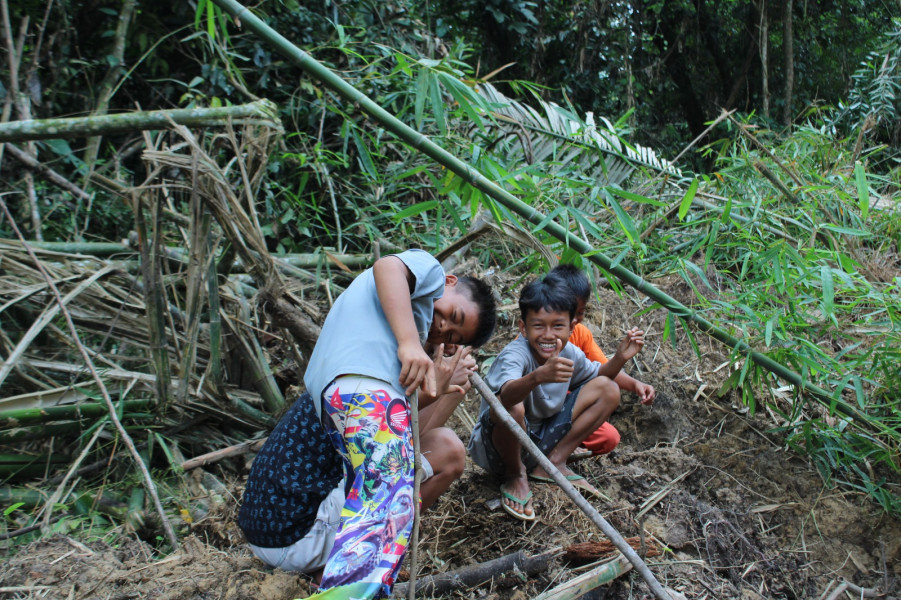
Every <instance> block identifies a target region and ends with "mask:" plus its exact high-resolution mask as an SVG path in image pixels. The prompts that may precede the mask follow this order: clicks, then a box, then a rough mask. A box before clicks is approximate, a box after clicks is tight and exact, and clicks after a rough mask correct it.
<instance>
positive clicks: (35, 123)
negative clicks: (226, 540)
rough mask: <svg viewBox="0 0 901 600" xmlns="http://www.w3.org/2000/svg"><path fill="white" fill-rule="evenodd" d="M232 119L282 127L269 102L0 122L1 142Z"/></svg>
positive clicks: (218, 123) (209, 124) (210, 124)
mask: <svg viewBox="0 0 901 600" xmlns="http://www.w3.org/2000/svg"><path fill="white" fill-rule="evenodd" d="M229 119H232V120H235V119H242V120H243V119H257V120H264V121H268V122H270V123H271V124H272V126H273V127H274V128H279V124H278V113H277V111H276V108H275V105H274V104H272V102H270V101H269V100H258V101H256V102H251V103H249V104H239V105H237V106H222V107H219V108H179V109H174V110H151V111H135V112H130V113H120V114H114V115H102V116H92V117H71V118H65V119H29V120H27V121H10V122H9V123H0V143H2V142H23V141H28V140H47V139H55V138H77V137H86V136H96V135H110V134H116V133H128V132H132V131H147V130H154V129H170V128H171V127H172V125H173V124H177V125H185V126H188V127H216V126H221V125H222V124H223V123H225V122H226V121H227V120H229Z"/></svg>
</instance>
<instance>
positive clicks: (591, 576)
mask: <svg viewBox="0 0 901 600" xmlns="http://www.w3.org/2000/svg"><path fill="white" fill-rule="evenodd" d="M631 570H632V563H630V562H629V561H628V560H627V559H626V557H625V556H623V555H622V554H620V555H619V556H617V557H616V558H615V559H613V560H612V561H610V562H607V563H604V564H603V565H601V566H599V567H596V568H594V569H592V570H591V571H588V572H587V573H583V574H581V575H579V576H578V577H574V578H572V579H570V580H569V581H567V582H566V583H564V584H562V585H558V586H557V587H555V588H554V589H551V590H548V591H546V592H544V593H542V594H539V595H537V596H535V597H534V598H533V599H532V600H574V599H575V598H580V597H582V596H584V595H585V594H587V593H588V592H590V591H591V590H593V589H595V588H596V587H599V586H602V585H604V584H605V583H610V582H611V581H613V580H614V579H616V578H617V577H621V576H623V575H625V574H626V573H628V572H629V571H631Z"/></svg>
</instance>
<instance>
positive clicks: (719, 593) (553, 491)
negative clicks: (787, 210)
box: [0, 280, 901, 600]
mask: <svg viewBox="0 0 901 600" xmlns="http://www.w3.org/2000/svg"><path fill="white" fill-rule="evenodd" d="M658 285H661V287H663V288H664V289H665V290H666V291H667V292H668V293H670V294H671V295H673V296H676V297H680V296H683V295H685V292H687V287H686V286H684V284H682V283H680V282H678V281H675V280H674V281H671V282H670V284H669V285H665V284H662V283H661V282H658ZM601 294H602V299H603V301H604V305H603V306H602V307H597V306H596V307H595V308H593V309H590V310H589V317H590V319H591V321H592V322H593V324H594V325H596V326H597V327H602V328H603V331H604V332H605V335H604V336H603V337H602V338H600V339H601V340H602V346H604V347H613V346H614V344H615V342H616V340H617V339H618V336H619V335H621V332H622V330H623V329H624V328H625V326H626V325H628V326H632V325H638V326H640V327H642V328H644V329H645V330H646V331H647V332H648V336H647V339H648V341H647V344H646V346H645V349H644V350H643V352H642V353H641V354H640V355H639V357H638V358H639V360H638V361H637V362H638V365H637V366H636V365H631V366H630V372H631V373H632V374H633V375H634V376H636V377H638V378H639V379H642V380H643V381H646V382H648V383H651V384H653V385H654V386H655V387H656V389H657V391H658V399H657V401H656V402H655V404H654V405H653V406H651V407H647V406H641V405H640V404H638V403H637V402H636V401H634V399H632V398H629V397H628V395H626V396H624V398H623V402H622V405H621V407H620V408H619V410H618V411H617V412H616V413H615V415H614V417H613V419H612V422H613V424H614V425H615V426H616V427H617V428H618V429H619V430H620V432H621V434H622V443H621V444H620V446H619V448H618V449H617V450H616V451H615V453H614V454H613V455H611V456H606V457H594V458H590V459H586V460H583V461H580V462H579V463H577V465H576V467H575V469H576V470H577V471H578V472H581V473H582V474H584V475H585V476H586V477H587V478H588V479H589V481H591V482H592V483H593V484H594V485H595V486H597V487H598V488H599V489H601V490H603V491H604V492H605V493H606V494H607V495H608V496H609V497H610V498H611V501H610V502H602V501H593V502H592V503H593V505H594V506H595V507H596V508H597V509H598V510H599V511H600V512H601V514H602V515H603V516H604V518H605V519H607V520H608V521H609V523H610V524H611V525H612V526H613V527H614V528H616V529H617V530H618V531H619V532H620V533H621V534H622V535H623V536H624V537H633V536H638V537H643V538H644V541H645V543H646V544H647V545H650V546H653V547H655V548H656V549H659V550H660V551H661V552H662V553H661V554H660V555H657V556H653V557H651V556H649V557H648V564H649V566H650V568H651V570H652V572H653V573H654V574H655V576H656V577H657V578H658V580H659V581H660V582H661V583H662V584H663V585H664V586H666V587H667V588H669V589H670V590H671V591H672V592H673V593H674V597H678V594H681V595H682V596H684V597H685V598H698V599H703V598H711V599H713V598H724V599H731V598H741V599H756V598H786V599H795V598H824V597H825V596H827V595H828V594H829V592H830V591H831V590H833V589H835V587H836V586H837V585H838V583H839V582H840V581H841V580H842V579H843V578H844V579H846V580H848V581H850V582H852V583H854V584H856V585H858V586H860V587H864V588H873V589H878V590H880V591H881V592H883V593H885V592H888V595H889V597H893V596H892V595H893V594H897V591H896V590H897V589H898V581H899V576H901V523H899V521H898V520H897V519H893V518H890V517H887V516H886V515H885V513H883V512H882V511H881V509H880V508H879V507H878V506H876V505H874V504H873V503H872V502H871V501H870V500H868V499H867V498H866V497H865V496H864V495H862V494H858V493H853V492H851V491H848V489H847V488H835V487H829V486H827V485H825V484H824V481H823V479H822V478H821V477H820V475H819V474H818V473H817V472H816V470H815V469H814V468H813V467H812V466H811V465H810V464H809V462H808V461H807V460H806V459H803V458H800V457H798V456H797V455H795V454H794V453H792V452H791V451H789V450H787V449H786V448H785V446H784V443H783V442H782V440H781V439H780V437H779V436H778V435H776V434H772V433H769V430H771V429H772V428H774V427H776V426H778V425H781V423H780V422H779V421H778V420H777V418H776V417H775V415H774V414H772V413H770V412H769V411H768V410H766V409H765V408H762V409H759V410H758V411H757V413H756V414H754V415H751V414H748V412H747V410H746V409H744V408H743V407H741V406H740V405H739V404H738V401H737V400H736V399H735V398H734V397H733V396H732V395H731V394H726V395H725V396H723V397H718V396H717V394H716V392H717V390H718V389H719V388H720V385H721V383H722V381H723V380H724V379H725V377H726V375H727V373H728V369H729V368H730V367H729V366H728V365H727V364H726V363H727V357H728V352H727V351H726V350H724V349H723V348H722V347H720V346H719V345H717V343H716V342H708V341H707V340H699V343H700V344H701V351H702V354H703V355H702V357H701V358H700V359H699V358H698V357H697V356H696V355H695V354H694V352H693V350H692V349H691V345H690V344H689V343H688V342H687V341H686V340H685V339H684V335H681V334H680V335H678V336H677V348H673V346H672V343H671V341H670V340H667V341H666V342H663V341H662V340H661V337H662V332H663V329H664V328H663V325H664V321H663V319H664V317H665V315H664V313H663V312H662V311H653V312H651V313H650V314H647V315H641V316H636V315H637V313H638V312H639V311H640V310H641V309H643V308H645V307H646V306H647V305H648V304H647V301H644V302H643V301H642V300H641V299H640V298H639V297H638V296H637V295H635V296H629V295H628V294H627V295H626V296H624V297H622V298H620V297H619V296H617V295H616V294H615V293H613V292H611V291H609V290H606V291H602V292H601ZM685 299H687V298H685ZM501 317H502V318H501V323H500V331H499V335H498V336H496V338H495V340H494V341H493V342H492V343H491V344H490V345H489V347H488V348H486V349H485V350H484V351H483V354H484V355H490V354H493V353H496V352H497V351H498V350H499V348H500V347H501V346H502V345H503V344H504V343H506V341H509V340H510V339H511V338H512V337H513V336H514V335H515V333H516V322H515V319H516V311H515V310H504V311H502V313H501ZM477 409H478V399H477V397H476V394H475V392H470V396H469V398H468V399H467V401H466V403H465V406H464V410H462V411H459V412H458V415H456V416H455V417H454V419H453V421H452V423H451V425H452V426H453V427H454V428H455V429H456V430H457V431H458V432H459V433H460V435H461V437H463V438H464V439H466V438H467V437H468V431H469V428H468V427H467V425H466V424H465V423H464V421H465V420H466V419H467V414H468V416H469V417H470V418H471V417H474V416H475V414H476V411H477ZM246 463H247V461H243V460H239V461H232V462H230V463H228V464H221V465H218V466H215V467H210V468H209V470H210V471H211V472H213V473H215V474H216V476H217V477H219V478H221V479H223V480H228V481H233V482H234V483H232V484H230V485H228V493H226V494H225V501H224V502H212V504H213V506H214V508H213V510H212V511H211V512H210V513H209V515H207V516H206V517H205V518H204V519H202V520H200V521H198V522H195V523H194V524H193V525H192V526H191V527H192V534H191V536H189V537H187V538H186V539H184V551H183V552H181V553H179V554H176V555H172V556H168V557H160V556H159V555H157V554H155V553H154V551H153V550H152V548H151V546H150V545H148V544H147V543H145V542H142V541H138V540H137V539H135V538H133V537H132V538H128V537H119V538H116V544H117V545H116V546H111V545H109V544H108V543H106V542H104V541H91V542H88V541H86V540H79V537H78V535H77V532H72V533H71V534H70V535H69V536H56V537H52V538H49V539H45V540H41V541H38V542H35V543H33V544H31V545H30V546H28V547H27V548H26V549H25V550H22V551H19V552H18V553H16V554H15V555H14V556H12V557H11V558H9V559H7V560H5V561H4V562H3V564H2V565H0V588H2V589H0V598H61V599H62V598H66V599H73V600H74V599H78V600H86V599H89V598H101V599H110V600H112V599H124V598H139V597H140V598H154V599H156V598H161V599H162V598H165V599H173V600H174V599H181V598H217V599H239V598H265V599H291V598H302V597H305V596H307V595H308V594H309V590H310V587H309V584H308V579H307V578H306V577H304V576H299V575H293V574H289V573H286V572H283V571H280V570H275V571H273V570H271V569H268V568H266V567H265V566H264V565H263V564H262V563H261V562H259V561H258V560H256V559H255V558H253V557H252V556H251V555H250V553H249V552H248V551H247V550H246V548H244V547H243V546H242V539H241V534H240V531H239V530H238V529H237V527H236V525H235V521H234V517H235V514H236V510H235V509H236V504H237V502H236V501H235V500H234V499H235V498H240V489H241V486H242V481H243V479H242V478H243V477H246V474H247V470H246ZM235 471H238V473H237V474H236V473H235ZM195 479H197V481H200V478H195ZM198 489H201V490H202V489H203V487H202V486H200V485H198ZM533 490H534V492H535V498H536V510H537V512H538V514H539V519H538V520H537V521H536V522H534V523H523V522H521V521H516V520H514V519H512V518H511V517H509V516H507V515H506V513H504V512H503V511H502V510H501V509H500V507H499V504H498V492H497V483H496V482H494V481H493V480H491V479H490V478H489V477H487V476H486V475H485V474H484V473H482V472H480V471H479V470H478V469H477V468H475V467H472V466H471V465H470V466H468V467H467V470H466V472H465V473H464V475H463V477H462V478H461V480H459V481H458V482H456V483H455V484H454V485H453V487H452V488H451V489H450V491H449V492H448V493H447V494H445V495H444V496H443V497H442V498H441V500H440V501H439V502H438V504H437V505H436V506H435V507H434V509H433V510H432V511H430V512H429V513H428V514H427V515H426V516H425V517H424V519H423V522H422V532H421V537H420V546H419V562H420V573H421V575H425V574H429V573H435V572H442V571H450V570H454V569H458V568H460V567H463V566H466V565H471V564H473V563H477V562H483V561H487V560H490V559H494V558H497V557H500V556H503V555H506V554H509V553H511V552H515V551H518V550H523V551H525V552H526V553H527V554H538V553H541V552H544V551H547V550H549V549H552V548H557V547H567V546H570V545H572V544H576V543H581V542H592V541H599V540H603V539H604V536H603V535H602V534H601V532H600V531H599V530H598V529H597V527H596V526H595V525H594V524H593V523H592V522H591V521H590V520H589V519H588V518H587V517H586V516H584V515H583V514H582V513H581V512H580V511H579V510H578V508H577V507H575V505H574V504H573V503H572V502H571V501H570V500H569V499H568V497H567V496H566V495H565V494H564V493H563V492H562V491H561V490H560V489H558V488H557V487H555V486H549V485H535V486H533ZM217 493H218V494H219V496H222V495H223V494H222V493H221V490H220V491H219V492H217ZM229 495H230V496H231V498H229V497H228V496H229ZM408 566H409V564H408ZM583 571H584V568H582V569H578V568H577V567H576V566H575V565H574V564H573V563H568V562H565V561H564V560H563V559H562V558H561V559H558V560H556V561H554V562H553V564H552V567H551V568H550V569H549V570H547V571H545V572H543V573H540V574H538V575H535V576H531V577H525V576H520V577H507V578H505V583H504V584H503V585H502V584H500V583H498V582H494V583H492V582H488V583H485V584H484V585H482V586H479V587H478V588H473V589H464V590H461V591H458V592H455V595H454V597H463V598H480V599H492V598H497V599H508V598H509V599H517V600H519V599H525V598H531V597H534V596H536V595H538V594H539V593H541V592H542V591H544V590H546V589H550V588H553V587H556V586H558V585H560V584H561V583H562V582H564V581H566V580H568V579H570V578H571V577H573V576H574V575H575V574H577V572H583ZM591 594H593V595H589V596H586V597H591V598H609V599H627V598H629V599H631V598H649V597H652V595H651V593H650V591H649V588H648V586H647V585H646V584H645V582H644V581H643V580H642V579H641V577H640V576H638V575H637V574H636V573H635V571H634V570H633V571H632V572H630V573H629V574H627V575H625V576H624V577H621V578H619V579H617V580H615V581H614V582H613V583H612V584H609V585H607V586H604V587H602V588H600V589H599V590H595V591H594V592H591ZM857 597H859V595H858V596H857Z"/></svg>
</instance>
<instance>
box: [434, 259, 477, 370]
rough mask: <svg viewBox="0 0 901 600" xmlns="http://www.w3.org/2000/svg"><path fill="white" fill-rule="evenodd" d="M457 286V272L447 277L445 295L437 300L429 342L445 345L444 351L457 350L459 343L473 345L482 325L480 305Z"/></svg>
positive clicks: (451, 351)
mask: <svg viewBox="0 0 901 600" xmlns="http://www.w3.org/2000/svg"><path fill="white" fill-rule="evenodd" d="M461 290H462V287H461V286H458V285H457V278H456V277H455V276H453V275H448V276H446V277H445V281H444V295H442V296H441V297H440V298H438V299H437V300H435V305H434V313H433V317H432V327H431V328H430V329H429V336H428V338H427V341H428V342H429V343H430V344H434V345H435V346H437V345H438V344H444V352H445V354H447V353H453V352H454V351H455V350H456V346H457V345H460V344H469V343H470V342H472V340H474V339H475V337H476V332H477V330H478V328H479V307H478V305H477V304H476V303H475V302H474V301H473V300H472V299H471V298H470V297H469V296H468V295H467V294H466V293H464V292H462V291H461Z"/></svg>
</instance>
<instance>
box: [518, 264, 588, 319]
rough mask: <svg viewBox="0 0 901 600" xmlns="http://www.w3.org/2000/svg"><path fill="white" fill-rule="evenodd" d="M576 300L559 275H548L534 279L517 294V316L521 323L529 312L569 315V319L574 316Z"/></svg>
mask: <svg viewBox="0 0 901 600" xmlns="http://www.w3.org/2000/svg"><path fill="white" fill-rule="evenodd" d="M577 305H578V299H577V298H576V294H575V293H574V292H573V291H572V289H570V287H569V285H568V284H567V283H566V281H565V280H564V279H563V278H562V277H560V276H559V275H555V274H551V273H548V274H547V275H545V276H544V277H540V278H538V279H534V280H532V281H531V282H529V283H528V284H526V286H525V287H524V288H522V291H521V292H520V293H519V314H520V317H521V318H522V320H523V321H525V320H526V315H527V314H528V313H529V311H532V312H536V313H537V312H538V311H539V310H541V309H542V308H543V309H544V310H546V311H549V312H550V311H553V312H565V313H569V318H570V319H572V318H574V317H575V316H576V306H577Z"/></svg>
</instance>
